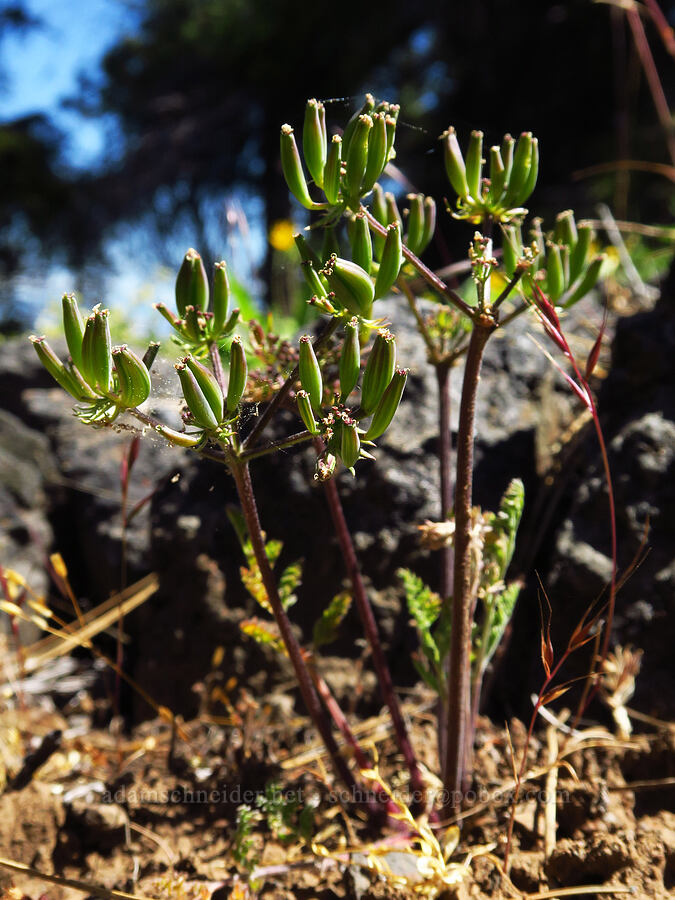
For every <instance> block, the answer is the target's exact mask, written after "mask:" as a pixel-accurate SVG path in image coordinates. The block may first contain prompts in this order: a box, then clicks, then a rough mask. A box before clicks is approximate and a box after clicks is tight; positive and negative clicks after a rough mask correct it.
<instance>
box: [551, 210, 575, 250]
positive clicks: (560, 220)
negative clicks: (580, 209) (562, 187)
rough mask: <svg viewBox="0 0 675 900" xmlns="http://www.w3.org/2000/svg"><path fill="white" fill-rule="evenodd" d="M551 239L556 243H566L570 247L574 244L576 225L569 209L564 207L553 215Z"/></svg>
mask: <svg viewBox="0 0 675 900" xmlns="http://www.w3.org/2000/svg"><path fill="white" fill-rule="evenodd" d="M553 239H554V240H555V242H556V244H567V246H568V247H570V248H572V247H574V246H575V245H576V243H577V226H576V222H575V221H574V213H573V212H572V210H571V209H566V210H564V211H563V212H561V213H558V215H557V216H556V217H555V230H554V232H553Z"/></svg>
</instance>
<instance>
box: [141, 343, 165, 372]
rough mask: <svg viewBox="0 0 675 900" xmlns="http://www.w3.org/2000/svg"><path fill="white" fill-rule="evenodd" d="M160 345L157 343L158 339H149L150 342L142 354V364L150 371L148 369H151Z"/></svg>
mask: <svg viewBox="0 0 675 900" xmlns="http://www.w3.org/2000/svg"><path fill="white" fill-rule="evenodd" d="M161 346H162V345H161V344H160V343H159V341H150V343H149V344H148V349H147V350H146V351H145V353H144V354H143V365H144V366H145V368H146V369H147V370H148V372H149V371H150V369H152V366H153V364H154V362H155V359H156V358H157V354H158V353H159V348H160V347H161Z"/></svg>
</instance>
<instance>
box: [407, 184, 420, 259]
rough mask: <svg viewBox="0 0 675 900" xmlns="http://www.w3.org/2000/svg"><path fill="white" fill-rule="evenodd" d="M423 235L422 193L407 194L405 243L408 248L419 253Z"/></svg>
mask: <svg viewBox="0 0 675 900" xmlns="http://www.w3.org/2000/svg"><path fill="white" fill-rule="evenodd" d="M423 235H424V194H408V233H407V234H406V236H405V244H406V247H407V248H408V250H411V251H412V252H413V253H415V254H417V255H419V254H420V253H421V252H422V251H421V249H420V248H421V246H422V238H423Z"/></svg>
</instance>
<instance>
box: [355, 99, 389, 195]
mask: <svg viewBox="0 0 675 900" xmlns="http://www.w3.org/2000/svg"><path fill="white" fill-rule="evenodd" d="M388 149H389V148H388V145H387V126H386V122H385V116H384V113H374V115H373V128H372V131H371V132H370V137H369V138H368V161H367V163H366V171H365V174H364V176H363V184H362V186H361V193H363V194H367V193H368V191H370V190H372V188H373V185H374V184H375V182H376V181H377V179H378V178H379V177H380V175H381V174H382V171H383V170H384V167H385V165H386V163H387V151H388Z"/></svg>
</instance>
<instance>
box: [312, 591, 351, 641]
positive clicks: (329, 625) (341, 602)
mask: <svg viewBox="0 0 675 900" xmlns="http://www.w3.org/2000/svg"><path fill="white" fill-rule="evenodd" d="M351 603H352V597H351V594H350V593H349V592H348V591H342V592H341V593H339V594H336V595H335V596H334V597H333V599H332V600H331V601H330V603H329V604H328V606H327V607H326V609H324V611H323V612H322V613H321V616H320V618H318V619H317V620H316V622H315V623H314V637H313V640H314V647H315V648H318V647H321V646H323V645H324V644H332V643H333V641H334V640H335V639H336V638H337V630H338V627H339V625H340V622H342V620H343V619H344V617H345V616H346V615H347V613H348V611H349V607H350V606H351Z"/></svg>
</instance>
